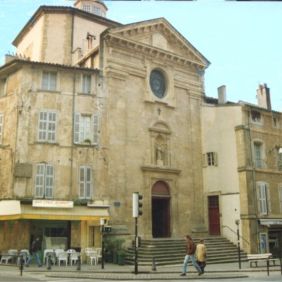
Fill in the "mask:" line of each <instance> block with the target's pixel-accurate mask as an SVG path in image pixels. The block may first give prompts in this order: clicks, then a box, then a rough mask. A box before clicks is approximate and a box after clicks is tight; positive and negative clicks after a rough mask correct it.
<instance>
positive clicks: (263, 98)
mask: <svg viewBox="0 0 282 282" xmlns="http://www.w3.org/2000/svg"><path fill="white" fill-rule="evenodd" d="M257 103H258V106H260V107H262V108H265V109H268V110H269V111H271V101H270V89H269V88H268V87H267V84H266V83H264V84H260V85H259V88H258V89H257Z"/></svg>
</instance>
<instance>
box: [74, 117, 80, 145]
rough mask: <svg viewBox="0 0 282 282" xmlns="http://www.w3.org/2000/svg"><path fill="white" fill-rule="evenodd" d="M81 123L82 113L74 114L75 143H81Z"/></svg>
mask: <svg viewBox="0 0 282 282" xmlns="http://www.w3.org/2000/svg"><path fill="white" fill-rule="evenodd" d="M79 124H80V114H79V113H75V114H74V131H73V134H74V136H73V140H74V143H79V141H80V140H79Z"/></svg>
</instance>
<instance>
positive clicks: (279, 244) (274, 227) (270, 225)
mask: <svg viewBox="0 0 282 282" xmlns="http://www.w3.org/2000/svg"><path fill="white" fill-rule="evenodd" d="M260 225H262V226H263V228H264V230H265V232H260V250H261V252H270V253H272V254H274V255H279V254H280V255H282V219H260Z"/></svg>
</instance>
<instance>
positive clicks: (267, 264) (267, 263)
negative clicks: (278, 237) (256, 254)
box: [266, 259, 269, 276]
mask: <svg viewBox="0 0 282 282" xmlns="http://www.w3.org/2000/svg"><path fill="white" fill-rule="evenodd" d="M266 268H267V276H269V259H267V261H266Z"/></svg>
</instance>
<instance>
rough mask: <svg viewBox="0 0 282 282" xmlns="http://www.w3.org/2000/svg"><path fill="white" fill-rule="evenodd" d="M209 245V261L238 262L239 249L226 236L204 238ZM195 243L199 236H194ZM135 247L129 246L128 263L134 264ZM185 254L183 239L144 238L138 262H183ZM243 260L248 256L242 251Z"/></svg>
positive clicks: (145, 263) (144, 263) (143, 263)
mask: <svg viewBox="0 0 282 282" xmlns="http://www.w3.org/2000/svg"><path fill="white" fill-rule="evenodd" d="M203 239H204V240H205V244H206V247H207V263H212V264H216V263H223V262H237V261H238V249H237V246H235V245H234V244H233V243H231V242H230V241H228V240H227V239H226V238H224V237H220V236H210V237H207V238H203ZM194 241H195V243H196V244H197V243H198V242H199V238H194ZM134 255H135V254H134V249H133V248H129V249H128V251H127V254H126V260H125V261H126V263H128V264H134ZM184 255H185V241H184V240H183V239H153V240H143V241H142V242H141V247H139V249H138V263H139V264H141V265H151V264H152V261H153V258H154V260H155V262H156V263H157V264H158V265H171V264H181V263H183V259H184ZM240 255H241V260H242V261H246V260H247V256H246V254H245V253H244V252H242V251H241V252H240Z"/></svg>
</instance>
